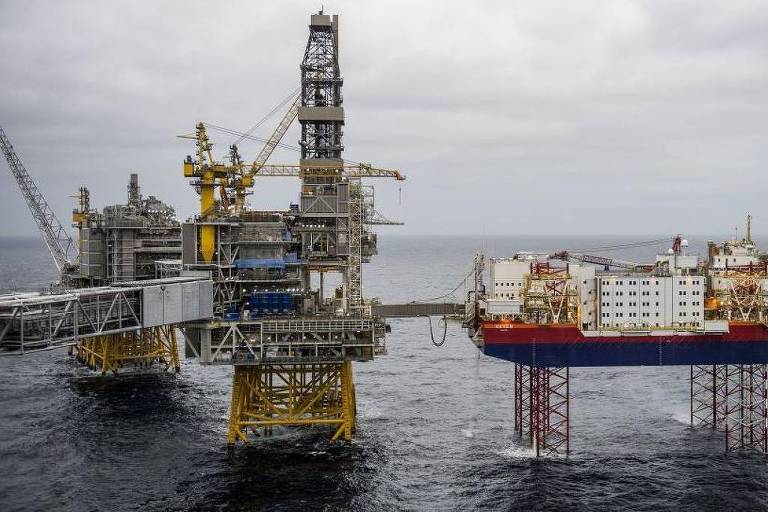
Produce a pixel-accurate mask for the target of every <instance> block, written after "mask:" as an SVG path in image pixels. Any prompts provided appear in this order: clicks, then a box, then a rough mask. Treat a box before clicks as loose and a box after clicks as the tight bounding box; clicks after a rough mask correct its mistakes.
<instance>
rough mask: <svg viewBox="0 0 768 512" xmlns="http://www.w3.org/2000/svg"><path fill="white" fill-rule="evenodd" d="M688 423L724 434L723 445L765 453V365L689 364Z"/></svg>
mask: <svg viewBox="0 0 768 512" xmlns="http://www.w3.org/2000/svg"><path fill="white" fill-rule="evenodd" d="M691 424H693V425H702V426H707V427H711V428H713V429H716V430H719V431H722V432H723V433H724V435H725V449H726V451H732V450H744V449H749V450H757V451H760V452H762V453H768V365H764V364H757V365H712V366H692V367H691Z"/></svg>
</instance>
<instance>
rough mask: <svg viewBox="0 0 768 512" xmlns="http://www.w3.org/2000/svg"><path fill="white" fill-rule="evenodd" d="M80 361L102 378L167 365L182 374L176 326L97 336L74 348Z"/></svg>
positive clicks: (82, 341) (72, 348) (166, 366)
mask: <svg viewBox="0 0 768 512" xmlns="http://www.w3.org/2000/svg"><path fill="white" fill-rule="evenodd" d="M71 350H72V351H73V352H74V354H75V357H76V358H77V360H78V361H80V362H81V363H83V364H84V365H85V366H87V367H88V368H90V369H91V370H94V371H100V372H101V374H102V375H106V374H107V372H112V373H113V374H115V375H117V372H118V370H120V369H122V368H129V367H131V368H141V367H149V366H155V365H157V366H164V369H165V370H168V369H170V368H173V369H174V370H175V371H176V372H179V371H180V369H181V365H180V363H179V351H178V345H177V343H176V329H175V327H174V326H172V325H164V326H160V327H150V328H147V329H140V330H137V331H130V332H123V333H117V334H107V335H104V336H94V337H91V338H87V339H83V340H80V341H79V342H78V343H77V344H76V345H74V346H73V347H71Z"/></svg>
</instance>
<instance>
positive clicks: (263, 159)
mask: <svg viewBox="0 0 768 512" xmlns="http://www.w3.org/2000/svg"><path fill="white" fill-rule="evenodd" d="M299 106H301V95H300V94H297V95H296V97H295V98H294V99H293V103H291V107H290V108H289V109H288V111H287V112H286V113H285V115H284V116H283V118H282V119H281V120H280V122H279V123H278V125H277V127H276V128H275V131H274V132H272V135H270V137H269V139H267V142H266V143H265V144H264V147H263V148H261V151H259V154H258V155H257V156H256V160H254V161H253V164H251V167H250V169H249V170H248V174H250V175H253V174H256V173H257V172H259V171H260V170H261V168H262V167H264V164H266V163H267V160H269V157H270V156H271V155H272V152H273V151H274V150H275V148H276V147H277V145H278V144H280V141H281V140H283V136H284V135H285V132H287V131H288V128H289V127H290V126H291V123H292V122H293V120H294V119H296V115H297V114H298V112H299Z"/></svg>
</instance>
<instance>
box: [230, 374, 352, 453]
mask: <svg viewBox="0 0 768 512" xmlns="http://www.w3.org/2000/svg"><path fill="white" fill-rule="evenodd" d="M355 414H356V405H355V387H354V382H353V373H352V363H351V362H350V361H344V362H340V363H323V364H265V365H255V366H235V374H234V378H233V384H232V404H231V408H230V416H229V429H228V432H227V444H228V445H230V446H233V445H234V444H235V443H236V442H238V441H241V442H243V443H247V442H248V440H249V433H251V434H256V433H257V432H258V430H259V429H261V430H262V432H263V434H264V435H270V434H271V432H272V428H273V427H274V426H276V425H283V426H323V425H327V426H329V427H331V429H332V432H333V435H332V437H331V440H332V441H336V440H339V439H344V440H350V439H351V438H352V433H353V432H354V430H355Z"/></svg>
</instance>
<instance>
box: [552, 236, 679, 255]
mask: <svg viewBox="0 0 768 512" xmlns="http://www.w3.org/2000/svg"><path fill="white" fill-rule="evenodd" d="M673 240H674V238H657V239H656V240H645V241H642V242H632V243H628V244H614V245H602V246H596V247H582V248H579V249H566V250H567V251H569V252H584V251H591V252H608V251H620V250H622V249H633V248H636V247H645V246H649V245H658V244H660V243H662V242H671V241H673Z"/></svg>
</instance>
